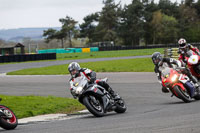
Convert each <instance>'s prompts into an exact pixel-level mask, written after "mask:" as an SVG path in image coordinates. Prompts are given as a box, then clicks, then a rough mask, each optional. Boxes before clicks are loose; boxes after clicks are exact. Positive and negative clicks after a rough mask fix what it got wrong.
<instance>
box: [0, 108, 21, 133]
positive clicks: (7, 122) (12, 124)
mask: <svg viewBox="0 0 200 133" xmlns="http://www.w3.org/2000/svg"><path fill="white" fill-rule="evenodd" d="M0 110H1V111H2V112H1V114H2V115H1V116H0V126H1V127H2V128H4V129H6V130H11V129H15V128H16V127H17V125H18V120H17V117H16V115H15V114H14V112H13V111H12V110H11V109H9V108H8V107H6V106H4V105H0Z"/></svg>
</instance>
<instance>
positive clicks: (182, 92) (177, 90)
mask: <svg viewBox="0 0 200 133" xmlns="http://www.w3.org/2000/svg"><path fill="white" fill-rule="evenodd" d="M173 90H174V91H175V93H176V94H177V97H178V98H180V99H182V100H183V101H184V102H185V103H189V102H191V101H192V99H191V97H190V95H189V94H188V92H187V90H186V89H185V90H182V89H181V87H180V86H177V85H176V86H174V88H173Z"/></svg>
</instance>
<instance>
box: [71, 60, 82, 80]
mask: <svg viewBox="0 0 200 133" xmlns="http://www.w3.org/2000/svg"><path fill="white" fill-rule="evenodd" d="M80 70H81V67H80V65H79V64H78V63H77V62H72V63H70V64H69V66H68V71H69V73H70V74H71V75H72V77H73V78H76V77H78V76H79V73H80Z"/></svg>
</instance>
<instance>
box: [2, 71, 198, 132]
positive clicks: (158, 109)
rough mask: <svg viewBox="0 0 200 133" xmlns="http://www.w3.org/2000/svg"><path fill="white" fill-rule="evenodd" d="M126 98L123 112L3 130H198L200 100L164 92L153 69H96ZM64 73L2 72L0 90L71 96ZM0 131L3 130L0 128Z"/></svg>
mask: <svg viewBox="0 0 200 133" xmlns="http://www.w3.org/2000/svg"><path fill="white" fill-rule="evenodd" d="M97 77H99V78H103V77H108V78H109V81H108V82H109V84H110V85H111V86H112V87H113V88H114V90H116V91H117V92H118V93H119V94H120V95H121V96H122V97H123V98H124V99H125V101H126V103H127V106H128V110H127V112H126V113H124V114H116V113H108V114H107V115H106V116H105V117H102V118H95V117H93V115H91V114H89V113H88V114H86V115H79V116H77V117H72V118H71V119H66V120H61V121H59V120H55V121H50V122H38V123H32V124H26V125H19V126H18V127H17V128H16V130H13V131H6V133H200V101H194V102H192V103H187V104H186V103H183V102H182V101H181V100H179V99H177V98H175V97H172V98H171V97H170V94H163V93H162V92H161V87H160V85H159V83H158V82H157V80H156V75H155V74H154V73H135V72H132V73H126V72H123V73H98V74H97ZM68 79H69V75H67V76H2V77H0V91H1V94H7V95H32V94H34V95H42V96H47V95H55V96H61V97H71V95H70V93H69V90H68V89H67V88H69V84H68V83H67V81H68ZM0 132H4V130H3V129H0Z"/></svg>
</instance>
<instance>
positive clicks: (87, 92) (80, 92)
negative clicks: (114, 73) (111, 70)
mask: <svg viewBox="0 0 200 133" xmlns="http://www.w3.org/2000/svg"><path fill="white" fill-rule="evenodd" d="M102 80H104V81H106V82H107V78H105V79H102ZM73 91H74V93H75V94H76V96H77V97H78V99H79V102H80V103H82V104H83V105H85V107H86V108H87V109H88V110H89V111H90V113H92V114H93V115H94V116H96V117H102V116H104V115H105V113H106V112H110V111H115V112H117V113H124V112H125V111H126V104H125V102H124V100H123V99H122V98H119V99H116V100H115V99H113V98H112V97H111V95H110V94H109V93H108V92H107V91H106V89H105V88H103V87H101V86H99V85H97V84H95V83H94V84H89V83H88V80H87V78H86V77H85V76H80V77H77V78H76V79H75V81H74V84H73Z"/></svg>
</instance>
